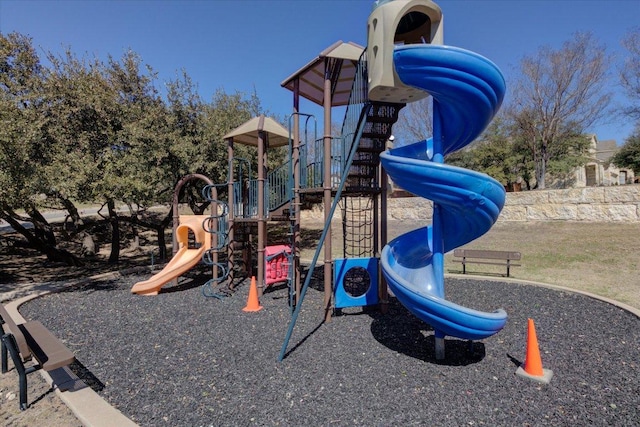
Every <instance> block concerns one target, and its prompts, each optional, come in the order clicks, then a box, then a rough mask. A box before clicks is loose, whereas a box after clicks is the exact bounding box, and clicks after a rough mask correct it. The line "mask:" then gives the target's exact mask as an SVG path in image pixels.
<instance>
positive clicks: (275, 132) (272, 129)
mask: <svg viewBox="0 0 640 427" xmlns="http://www.w3.org/2000/svg"><path fill="white" fill-rule="evenodd" d="M261 131H264V132H266V133H267V139H268V141H269V146H270V147H281V146H283V145H288V144H289V131H288V130H287V129H285V127H284V126H282V125H281V124H280V123H278V122H276V121H275V120H274V119H272V118H271V117H265V116H257V117H254V118H252V119H251V120H249V121H248V122H246V123H244V124H242V125H240V126H238V127H237V128H235V129H234V130H232V131H231V132H229V133H228V134H226V135H225V136H224V137H223V138H224V139H230V138H233V142H238V143H240V144H244V145H253V146H257V145H258V137H259V133H260V132H261Z"/></svg>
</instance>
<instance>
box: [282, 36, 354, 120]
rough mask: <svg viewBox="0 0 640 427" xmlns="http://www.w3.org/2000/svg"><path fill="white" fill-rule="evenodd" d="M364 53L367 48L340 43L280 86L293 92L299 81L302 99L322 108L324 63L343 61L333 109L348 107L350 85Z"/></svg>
mask: <svg viewBox="0 0 640 427" xmlns="http://www.w3.org/2000/svg"><path fill="white" fill-rule="evenodd" d="M363 51H364V47H362V46H360V45H358V44H356V43H353V42H348V43H344V42H342V40H340V41H337V42H336V43H334V44H332V45H331V46H329V47H328V48H326V49H325V50H323V51H322V52H320V54H318V56H317V57H316V58H315V59H313V60H312V61H310V62H309V63H308V64H307V65H305V66H304V67H302V68H300V69H299V70H298V71H296V72H295V73H293V74H292V75H291V76H289V77H287V78H286V79H285V80H284V81H283V82H282V83H281V84H280V85H281V86H282V87H284V88H286V89H289V90H290V91H292V92H293V91H294V89H295V87H294V85H295V81H296V79H298V80H299V82H300V86H299V91H300V92H299V93H300V96H302V97H304V98H306V99H308V100H309V101H312V102H314V103H316V104H318V105H323V102H324V80H325V79H324V76H325V59H326V58H334V59H339V60H343V61H342V66H341V68H340V72H339V75H338V77H337V81H336V82H335V83H334V89H333V95H332V102H331V106H332V107H336V106H340V105H347V104H348V103H349V94H350V93H351V85H352V82H353V79H354V77H355V75H356V66H357V64H358V60H359V59H360V55H362V52H363Z"/></svg>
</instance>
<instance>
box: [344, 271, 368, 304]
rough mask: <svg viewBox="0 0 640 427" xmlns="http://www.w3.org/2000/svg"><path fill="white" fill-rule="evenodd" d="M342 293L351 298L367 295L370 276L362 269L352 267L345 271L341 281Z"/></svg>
mask: <svg viewBox="0 0 640 427" xmlns="http://www.w3.org/2000/svg"><path fill="white" fill-rule="evenodd" d="M343 287H344V291H345V292H346V293H347V294H349V295H350V296H351V297H353V298H358V297H360V296H362V295H364V294H366V293H367V291H368V290H369V288H370V287H371V276H370V275H369V272H368V271H367V270H366V269H365V268H363V267H353V268H350V269H349V270H347V272H346V273H345V275H344V279H343Z"/></svg>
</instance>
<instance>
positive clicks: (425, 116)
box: [393, 96, 433, 146]
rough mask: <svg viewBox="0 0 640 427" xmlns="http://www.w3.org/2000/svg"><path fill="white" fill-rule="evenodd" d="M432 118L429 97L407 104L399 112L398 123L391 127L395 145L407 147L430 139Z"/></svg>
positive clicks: (430, 99)
mask: <svg viewBox="0 0 640 427" xmlns="http://www.w3.org/2000/svg"><path fill="white" fill-rule="evenodd" d="M432 117H433V112H432V98H431V97H430V96H429V97H426V98H423V99H421V100H420V101H416V102H411V103H409V104H407V105H406V106H405V107H404V108H403V109H402V110H400V114H399V115H398V121H397V122H396V124H395V125H394V126H393V134H394V135H393V136H394V137H395V141H396V144H398V146H400V145H407V144H412V143H414V142H418V141H422V140H424V139H427V138H430V137H431V136H432V135H433V118H432Z"/></svg>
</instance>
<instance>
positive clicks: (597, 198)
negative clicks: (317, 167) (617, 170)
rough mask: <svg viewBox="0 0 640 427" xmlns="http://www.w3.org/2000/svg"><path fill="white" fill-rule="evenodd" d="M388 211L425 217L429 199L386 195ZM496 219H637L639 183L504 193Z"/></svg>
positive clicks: (312, 215)
mask: <svg viewBox="0 0 640 427" xmlns="http://www.w3.org/2000/svg"><path fill="white" fill-rule="evenodd" d="M388 211H389V218H390V219H393V220H399V221H403V220H425V219H427V220H428V219H430V218H431V202H430V201H429V200H426V199H422V198H419V197H402V198H394V199H391V198H390V199H389V203H388ZM339 215H340V214H339V212H336V217H339ZM322 218H323V216H322V210H321V209H313V210H310V211H303V221H304V220H322ZM334 220H335V218H334ZM498 221H584V222H640V185H621V186H612V187H587V188H571V189H566V190H536V191H522V192H517V193H507V200H506V203H505V206H504V209H503V210H502V213H501V214H500V217H499V218H498Z"/></svg>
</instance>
